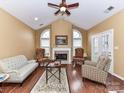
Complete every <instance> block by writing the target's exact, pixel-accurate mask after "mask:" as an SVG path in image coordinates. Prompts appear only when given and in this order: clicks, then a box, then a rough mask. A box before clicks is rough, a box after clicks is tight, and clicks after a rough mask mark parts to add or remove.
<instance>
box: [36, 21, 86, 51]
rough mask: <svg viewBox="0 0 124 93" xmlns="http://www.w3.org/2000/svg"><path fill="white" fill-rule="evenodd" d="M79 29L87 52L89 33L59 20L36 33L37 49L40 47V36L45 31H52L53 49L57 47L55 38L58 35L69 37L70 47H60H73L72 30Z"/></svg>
mask: <svg viewBox="0 0 124 93" xmlns="http://www.w3.org/2000/svg"><path fill="white" fill-rule="evenodd" d="M73 28H74V29H78V30H79V31H80V32H81V33H82V36H83V41H82V42H83V47H84V49H85V50H86V48H87V43H86V40H87V38H86V37H87V32H86V31H85V30H83V29H81V28H79V27H76V26H73V25H72V24H71V23H69V22H67V21H65V20H57V21H56V22H54V23H52V24H51V25H49V26H46V27H44V28H42V29H39V30H37V31H36V47H37V48H39V47H40V35H41V33H42V32H43V31H44V30H45V29H50V30H51V47H56V45H55V36H56V35H68V39H69V40H68V45H63V46H60V47H70V48H71V47H72V29H73Z"/></svg>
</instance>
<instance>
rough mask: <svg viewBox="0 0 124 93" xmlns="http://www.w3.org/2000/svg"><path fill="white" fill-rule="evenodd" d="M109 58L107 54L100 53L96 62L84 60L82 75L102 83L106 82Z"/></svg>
mask: <svg viewBox="0 0 124 93" xmlns="http://www.w3.org/2000/svg"><path fill="white" fill-rule="evenodd" d="M110 63H111V60H110V59H109V58H108V57H107V56H103V55H101V56H100V57H99V58H98V62H91V61H85V63H84V65H82V76H83V78H87V79H89V80H93V81H96V82H99V83H102V84H106V79H107V76H108V71H109V68H110Z"/></svg>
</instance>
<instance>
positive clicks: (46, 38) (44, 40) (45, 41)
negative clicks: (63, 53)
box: [40, 29, 50, 56]
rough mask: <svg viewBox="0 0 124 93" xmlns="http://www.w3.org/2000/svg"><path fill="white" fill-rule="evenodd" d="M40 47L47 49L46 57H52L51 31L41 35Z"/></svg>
mask: <svg viewBox="0 0 124 93" xmlns="http://www.w3.org/2000/svg"><path fill="white" fill-rule="evenodd" d="M40 47H41V48H44V49H45V55H46V56H50V30H49V29H47V30H45V31H43V32H42V33H41V37H40Z"/></svg>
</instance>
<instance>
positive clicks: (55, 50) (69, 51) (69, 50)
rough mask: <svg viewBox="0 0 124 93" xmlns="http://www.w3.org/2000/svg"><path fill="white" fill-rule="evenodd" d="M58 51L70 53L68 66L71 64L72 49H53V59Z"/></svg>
mask: <svg viewBox="0 0 124 93" xmlns="http://www.w3.org/2000/svg"><path fill="white" fill-rule="evenodd" d="M57 51H68V61H67V64H71V48H58V47H57V48H53V49H52V59H55V52H57Z"/></svg>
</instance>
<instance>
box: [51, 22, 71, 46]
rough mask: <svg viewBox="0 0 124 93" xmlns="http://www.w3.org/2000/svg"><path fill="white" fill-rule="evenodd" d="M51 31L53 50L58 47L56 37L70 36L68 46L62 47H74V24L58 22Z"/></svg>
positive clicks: (52, 26)
mask: <svg viewBox="0 0 124 93" xmlns="http://www.w3.org/2000/svg"><path fill="white" fill-rule="evenodd" d="M51 29H52V33H51V40H52V43H51V44H52V48H53V47H56V44H55V36H56V35H67V36H68V44H67V45H61V46H60V47H69V48H71V46H72V24H71V23H69V22H67V21H64V20H58V21H56V22H54V23H53V24H52V25H51ZM58 47H59V46H58Z"/></svg>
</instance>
